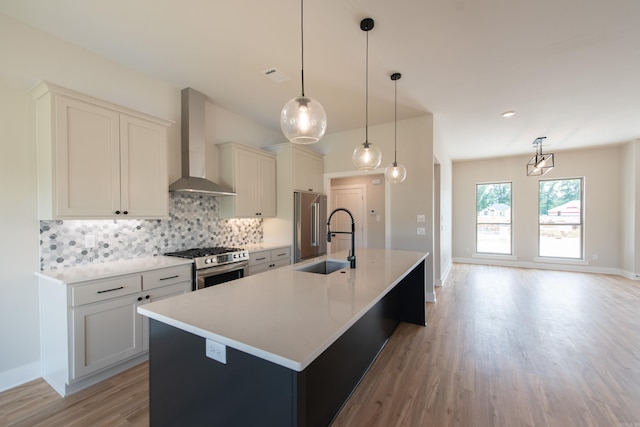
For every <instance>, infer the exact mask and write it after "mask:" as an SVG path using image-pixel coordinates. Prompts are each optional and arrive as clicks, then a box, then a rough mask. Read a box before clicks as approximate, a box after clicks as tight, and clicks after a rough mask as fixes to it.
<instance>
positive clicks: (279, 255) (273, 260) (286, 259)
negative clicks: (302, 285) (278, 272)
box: [249, 246, 291, 276]
mask: <svg viewBox="0 0 640 427" xmlns="http://www.w3.org/2000/svg"><path fill="white" fill-rule="evenodd" d="M289 264H291V247H289V246H288V247H283V248H278V249H269V250H263V251H249V275H250V276H251V275H253V274H258V273H262V272H263V271H268V270H272V269H274V268H278V267H283V266H285V265H289Z"/></svg>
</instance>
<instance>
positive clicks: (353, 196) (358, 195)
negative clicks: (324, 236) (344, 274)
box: [328, 184, 367, 256]
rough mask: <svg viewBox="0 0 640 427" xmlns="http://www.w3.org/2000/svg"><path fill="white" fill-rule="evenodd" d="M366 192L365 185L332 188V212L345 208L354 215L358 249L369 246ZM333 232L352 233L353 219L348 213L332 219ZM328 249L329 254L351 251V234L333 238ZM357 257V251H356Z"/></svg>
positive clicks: (337, 214)
mask: <svg viewBox="0 0 640 427" xmlns="http://www.w3.org/2000/svg"><path fill="white" fill-rule="evenodd" d="M365 197H366V191H365V186H364V185H359V184H355V185H344V186H336V187H331V204H330V209H329V211H330V212H333V210H334V209H336V208H345V209H348V210H349V212H351V214H352V215H353V218H354V221H355V225H356V242H355V245H356V248H362V247H366V246H367V235H366V232H365V230H366V229H367V227H366V224H365V221H366V219H367V216H366V215H365V212H364V207H365V206H366V200H365ZM330 225H331V230H332V231H351V218H350V217H349V215H347V213H346V212H337V213H336V214H335V215H334V216H333V218H331V224H330ZM329 246H330V247H329V248H328V250H329V253H333V252H339V251H342V250H348V249H351V235H350V234H336V235H335V237H332V238H331V245H329ZM356 256H357V251H356Z"/></svg>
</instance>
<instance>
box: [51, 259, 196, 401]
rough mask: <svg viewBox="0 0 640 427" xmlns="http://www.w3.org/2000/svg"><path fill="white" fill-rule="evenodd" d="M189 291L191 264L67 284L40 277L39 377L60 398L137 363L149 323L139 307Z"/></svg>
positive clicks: (142, 354) (146, 345)
mask: <svg viewBox="0 0 640 427" xmlns="http://www.w3.org/2000/svg"><path fill="white" fill-rule="evenodd" d="M191 289H192V274H191V265H180V266H173V267H168V268H161V269H156V270H150V271H145V272H141V273H136V274H128V275H122V276H116V277H111V278H108V279H102V280H95V281H84V282H80V283H77V284H71V285H67V284H64V283H63V284H61V285H58V286H56V285H54V284H52V283H43V281H41V284H40V294H41V304H40V308H41V310H40V311H41V348H42V370H43V377H44V378H45V380H47V381H48V382H49V383H50V384H51V385H52V386H53V387H54V388H55V389H56V391H58V392H59V393H60V394H61V395H63V396H65V395H67V394H69V393H73V392H75V391H78V390H80V389H82V388H84V387H86V386H88V385H91V384H94V383H96V382H98V381H100V380H102V379H103V378H106V377H108V376H110V375H113V374H115V373H117V372H119V371H121V370H123V369H126V368H128V367H129V366H132V364H135V363H139V362H140V361H142V360H144V358H146V352H147V351H148V349H149V333H148V331H149V326H148V319H147V318H146V317H144V316H142V315H140V314H138V313H137V308H138V306H139V305H141V304H147V303H150V302H153V301H158V300H161V299H164V298H169V297H172V296H175V295H180V294H184V293H186V292H190V291H191ZM64 302H66V304H64ZM140 358H142V359H140ZM138 359H140V360H138ZM134 362H135V363H134Z"/></svg>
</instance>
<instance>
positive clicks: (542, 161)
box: [527, 136, 555, 176]
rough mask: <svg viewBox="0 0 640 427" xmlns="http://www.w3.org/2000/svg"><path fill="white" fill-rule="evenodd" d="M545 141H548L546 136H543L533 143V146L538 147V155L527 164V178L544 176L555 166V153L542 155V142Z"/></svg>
mask: <svg viewBox="0 0 640 427" xmlns="http://www.w3.org/2000/svg"><path fill="white" fill-rule="evenodd" d="M545 139H547V137H546V136H541V137H539V138H536V140H535V141H533V146H534V147H536V155H535V156H533V157H532V158H531V160H529V162H528V163H527V176H542V175H544V174H545V173H547V172H549V171H550V170H551V169H553V167H554V166H555V165H554V161H553V153H547V154H542V141H544V140H545Z"/></svg>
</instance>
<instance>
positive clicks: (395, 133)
mask: <svg viewBox="0 0 640 427" xmlns="http://www.w3.org/2000/svg"><path fill="white" fill-rule="evenodd" d="M393 85H394V97H393V105H394V108H393V166H398V80H394V81H393Z"/></svg>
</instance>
